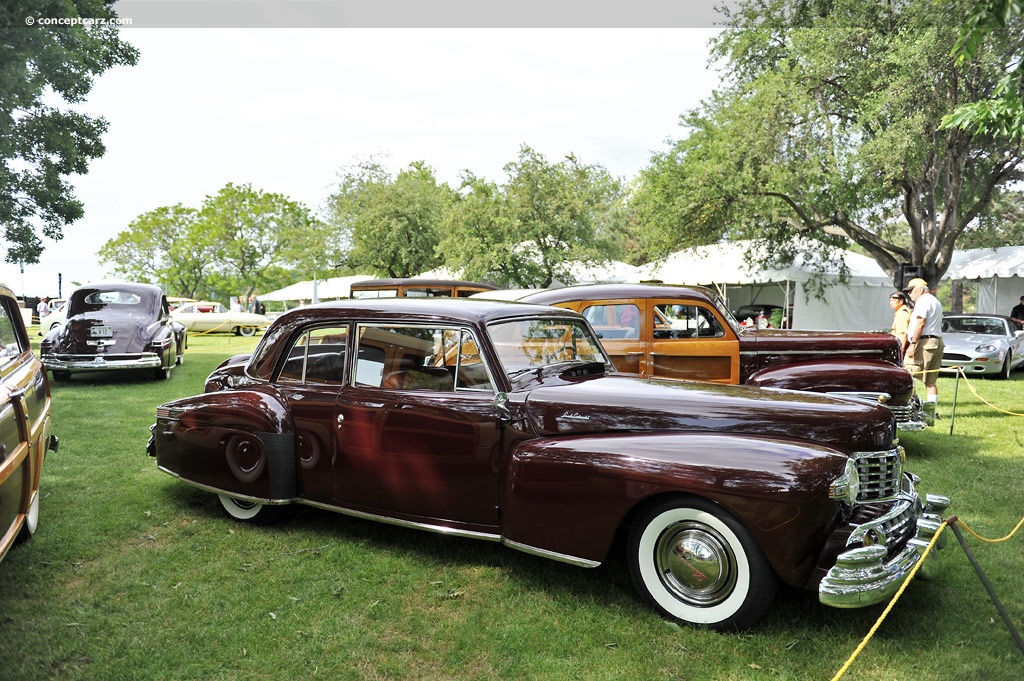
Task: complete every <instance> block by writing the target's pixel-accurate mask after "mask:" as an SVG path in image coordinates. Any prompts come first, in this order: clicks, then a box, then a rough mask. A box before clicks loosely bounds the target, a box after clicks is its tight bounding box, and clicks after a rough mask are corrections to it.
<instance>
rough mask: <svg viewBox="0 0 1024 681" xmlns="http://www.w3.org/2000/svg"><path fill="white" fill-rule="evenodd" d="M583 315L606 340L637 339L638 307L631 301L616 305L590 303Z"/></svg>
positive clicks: (638, 336) (638, 326) (638, 332)
mask: <svg viewBox="0 0 1024 681" xmlns="http://www.w3.org/2000/svg"><path fill="white" fill-rule="evenodd" d="M583 316H584V317H586V318H587V321H588V322H590V325H591V326H593V327H594V330H595V331H597V335H598V336H600V337H601V338H606V339H608V340H637V339H638V338H640V308H638V307H637V306H636V305H633V304H631V303H622V304H617V305H591V306H590V307H588V308H586V309H584V310H583Z"/></svg>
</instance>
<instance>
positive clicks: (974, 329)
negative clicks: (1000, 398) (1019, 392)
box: [942, 314, 1024, 379]
mask: <svg viewBox="0 0 1024 681" xmlns="http://www.w3.org/2000/svg"><path fill="white" fill-rule="evenodd" d="M942 341H943V343H944V344H945V346H946V347H945V350H943V352H942V370H943V371H946V372H954V371H957V370H960V369H962V370H963V372H964V374H965V375H970V374H995V375H997V376H999V378H1004V379H1005V378H1009V377H1010V373H1011V372H1012V371H1013V370H1014V369H1016V368H1018V367H1019V366H1020V365H1021V363H1024V331H1018V330H1017V329H1016V326H1015V325H1014V323H1013V322H1012V321H1011V320H1010V318H1009V317H1004V316H1003V315H996V314H972V315H966V314H965V315H945V316H944V317H943V318H942Z"/></svg>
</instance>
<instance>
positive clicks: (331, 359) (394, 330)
mask: <svg viewBox="0 0 1024 681" xmlns="http://www.w3.org/2000/svg"><path fill="white" fill-rule="evenodd" d="M148 451H149V454H150V455H151V456H154V457H155V458H156V463H157V466H158V467H159V469H160V470H162V471H164V472H166V473H169V474H170V475H172V476H174V477H175V478H178V479H180V480H182V481H184V482H187V483H189V484H191V485H194V486H196V487H198V488H200V489H203V490H207V491H209V492H212V493H214V494H216V495H218V497H219V499H220V502H221V504H222V505H223V507H224V509H225V510H226V511H227V512H228V513H229V514H230V515H231V516H233V517H234V518H236V519H239V520H246V521H254V522H262V521H265V520H267V519H268V518H270V517H273V516H279V515H284V514H285V512H286V511H288V510H289V506H290V505H294V504H306V505H309V506H314V507H317V508H320V509H327V510H331V511H336V512H339V513H342V514H348V515H351V516H356V517H359V518H365V519H372V520H378V521H383V522H387V523H392V524H398V525H403V526H406V527H409V528H416V529H420V530H430V531H435V532H439V533H443V534H448V535H457V536H463V537H469V538H474V539H484V540H490V541H495V542H500V543H502V544H505V545H507V546H509V547H512V548H515V549H519V550H521V551H525V552H528V553H531V554H536V555H539V556H544V557H547V558H551V559H554V560H559V561H564V562H567V563H571V564H574V565H578V566H584V567H594V566H597V565H600V564H601V563H602V562H603V561H605V560H606V558H607V557H608V555H609V552H610V551H611V550H612V548H613V545H614V544H615V543H616V542H617V541H618V540H620V539H622V540H623V541H624V544H623V546H624V547H625V551H626V555H627V560H628V564H629V570H630V572H631V575H632V578H633V581H634V583H635V585H636V587H637V589H638V591H639V593H640V594H641V596H642V597H643V598H644V599H645V600H646V601H647V602H648V603H649V604H650V605H651V606H652V607H653V608H655V609H656V610H657V611H658V612H660V613H662V614H663V615H666V616H668V617H670V618H674V619H676V620H678V621H681V622H685V623H692V624H701V625H706V626H710V627H712V628H716V629H742V628H746V627H749V626H751V625H752V624H753V623H755V622H756V621H757V620H758V618H760V617H761V615H762V614H763V613H764V612H765V610H766V609H767V608H768V607H769V605H770V604H771V602H772V600H773V597H774V595H775V593H776V589H777V587H778V585H779V584H780V583H781V584H788V585H792V586H796V587H800V588H806V589H810V590H813V591H815V592H817V594H818V596H819V599H820V600H821V602H823V603H825V604H827V605H830V606H836V607H841V608H852V607H861V606H866V605H871V604H874V603H878V602H880V601H883V600H885V599H887V598H889V597H890V596H891V595H892V594H893V593H894V591H895V590H896V589H897V588H898V587H899V586H900V584H901V583H902V582H903V581H904V578H905V577H907V575H908V573H909V572H910V571H911V569H912V568H914V566H915V565H917V563H918V562H919V561H920V560H921V556H922V554H923V552H924V550H925V548H926V546H927V545H928V544H929V542H930V540H931V538H932V537H933V536H934V535H935V533H936V531H937V529H938V527H939V526H940V524H941V515H942V513H943V512H944V510H945V509H946V507H947V506H948V504H949V500H948V499H946V498H945V497H940V496H937V495H927V497H926V498H925V499H924V500H922V499H921V498H920V496H919V494H918V492H917V491H916V487H915V485H916V483H917V482H918V480H917V478H916V477H915V476H913V475H911V474H910V473H908V472H905V471H904V453H903V449H902V447H900V446H899V444H898V442H897V440H896V421H895V418H894V417H893V415H892V412H890V411H889V410H887V409H886V408H884V407H883V406H881V405H879V404H871V403H867V402H864V401H862V400H852V399H843V398H834V397H827V396H821V395H814V394H810V393H804V392H796V391H769V390H762V389H758V388H751V387H745V386H728V385H715V384H711V383H693V382H679V381H658V380H641V379H637V378H632V377H628V376H623V375H617V374H615V373H614V372H613V367H612V364H611V361H610V360H609V358H608V356H607V355H606V354H605V352H604V350H603V349H602V347H601V344H600V343H599V341H598V339H597V336H596V335H595V333H594V330H593V329H592V327H591V326H590V324H589V323H588V322H587V321H586V320H585V319H584V318H583V317H581V316H580V315H578V314H576V313H575V312H571V311H569V310H564V309H561V308H555V307H547V306H539V305H524V304H518V303H505V302H497V301H473V300H450V299H426V300H424V299H419V300H413V299H392V300H355V301H343V302H337V303H328V304H321V305H313V306H309V307H303V308H299V309H296V310H292V311H291V312H287V313H285V314H284V315H282V316H281V317H280V318H278V319H277V320H276V321H275V322H274V324H273V325H272V326H271V327H270V328H269V329H268V330H267V333H266V334H265V335H264V337H263V338H262V339H261V341H260V343H259V344H258V346H257V347H256V349H255V351H254V352H253V353H252V355H251V356H250V355H242V356H236V357H233V358H230V359H228V360H225V362H224V363H223V364H222V365H221V366H220V367H218V368H217V369H216V370H215V371H214V372H213V373H212V374H211V375H210V376H209V377H208V379H207V382H206V387H205V392H204V393H203V394H202V395H196V396H193V397H187V398H183V399H178V400H175V401H173V402H168V403H166V404H164V405H162V406H160V407H159V408H158V409H157V412H156V423H155V424H154V425H153V427H152V438H151V439H150V442H149V446H148ZM930 555H931V554H930ZM930 561H931V558H929V562H930ZM922 567H927V566H922Z"/></svg>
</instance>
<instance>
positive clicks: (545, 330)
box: [488, 317, 610, 378]
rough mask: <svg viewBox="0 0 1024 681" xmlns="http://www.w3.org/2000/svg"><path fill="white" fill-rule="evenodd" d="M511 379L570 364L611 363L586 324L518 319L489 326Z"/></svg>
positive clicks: (558, 319) (575, 320)
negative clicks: (538, 370)
mask: <svg viewBox="0 0 1024 681" xmlns="http://www.w3.org/2000/svg"><path fill="white" fill-rule="evenodd" d="M488 329H489V330H490V334H491V340H492V341H493V343H494V349H495V351H496V352H497V353H498V359H500V360H501V364H502V367H503V368H504V370H505V373H506V374H508V376H509V377H512V378H514V377H515V376H517V375H519V374H522V373H523V372H526V371H530V370H532V369H541V368H543V367H546V366H552V365H562V364H568V363H590V362H600V363H601V364H610V362H609V360H608V358H607V357H606V356H605V354H604V350H603V349H602V348H601V345H600V343H598V341H597V339H596V338H595V337H594V335H593V333H592V332H591V331H590V328H589V327H588V326H587V324H586V322H585V321H583V320H581V319H579V320H578V319H567V318H565V317H546V318H545V317H542V318H531V319H515V320H511V321H503V322H495V323H492V324H489V325H488Z"/></svg>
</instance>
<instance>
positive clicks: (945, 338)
mask: <svg viewBox="0 0 1024 681" xmlns="http://www.w3.org/2000/svg"><path fill="white" fill-rule="evenodd" d="M942 344H943V345H944V346H945V347H946V349H947V350H948V349H950V348H956V349H958V350H970V351H972V352H973V350H974V348H976V347H978V346H979V345H986V344H992V345H995V346H996V347H1006V345H1007V339H1006V338H1004V337H1003V336H993V335H991V334H983V333H945V334H943V335H942Z"/></svg>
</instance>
